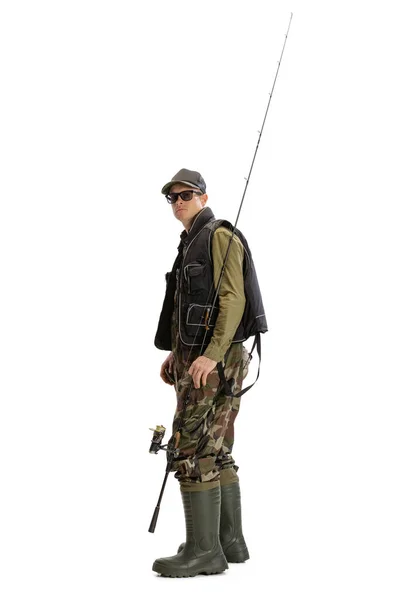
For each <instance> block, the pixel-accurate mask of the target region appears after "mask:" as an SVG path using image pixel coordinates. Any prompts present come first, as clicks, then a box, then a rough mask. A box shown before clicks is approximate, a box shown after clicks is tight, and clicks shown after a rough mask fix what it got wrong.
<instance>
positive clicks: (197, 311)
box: [186, 304, 217, 327]
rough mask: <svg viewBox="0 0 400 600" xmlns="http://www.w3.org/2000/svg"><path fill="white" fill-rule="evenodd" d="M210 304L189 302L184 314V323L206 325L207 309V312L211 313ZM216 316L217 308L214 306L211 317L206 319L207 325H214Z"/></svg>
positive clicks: (197, 325)
mask: <svg viewBox="0 0 400 600" xmlns="http://www.w3.org/2000/svg"><path fill="white" fill-rule="evenodd" d="M211 307H212V305H211V304H189V308H188V311H187V314H186V325H193V326H196V327H199V326H200V327H205V326H206V317H207V309H208V311H209V313H208V314H210V313H211ZM216 316H217V310H216V307H215V306H214V310H213V312H212V315H211V318H209V319H208V325H209V327H214V325H215V319H216Z"/></svg>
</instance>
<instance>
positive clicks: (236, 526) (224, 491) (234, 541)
mask: <svg viewBox="0 0 400 600" xmlns="http://www.w3.org/2000/svg"><path fill="white" fill-rule="evenodd" d="M219 535H220V540H221V545H222V548H223V551H224V554H225V556H226V560H227V561H228V562H230V563H241V562H244V561H245V560H247V559H248V558H250V555H249V551H248V550H247V546H246V542H245V541H244V537H243V533H242V508H241V502H240V487H239V483H238V482H235V483H230V484H229V485H223V486H221V524H220V529H219Z"/></svg>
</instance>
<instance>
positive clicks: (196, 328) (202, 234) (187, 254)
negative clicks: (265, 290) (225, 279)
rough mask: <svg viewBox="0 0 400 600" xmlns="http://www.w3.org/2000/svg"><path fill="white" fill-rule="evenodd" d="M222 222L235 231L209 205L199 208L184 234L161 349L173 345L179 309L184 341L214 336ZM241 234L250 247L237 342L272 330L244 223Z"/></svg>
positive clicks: (159, 337)
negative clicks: (214, 249)
mask: <svg viewBox="0 0 400 600" xmlns="http://www.w3.org/2000/svg"><path fill="white" fill-rule="evenodd" d="M221 226H223V227H226V228H227V229H229V230H230V231H233V226H232V225H231V223H229V222H228V221H225V220H221V219H219V220H217V219H215V217H214V215H213V212H212V211H211V209H210V208H208V207H207V208H204V209H202V210H201V211H200V212H199V213H198V214H197V216H196V218H195V220H194V222H193V224H192V226H191V228H190V231H189V233H186V231H184V232H183V233H182V234H181V243H180V245H179V247H178V256H177V258H176V259H175V262H174V265H173V267H172V270H171V271H170V272H169V273H167V274H166V283H167V286H166V293H165V298H164V303H163V307H162V310H161V314H160V319H159V323H158V328H157V333H156V336H155V340H154V343H155V345H156V347H157V348H159V349H160V350H171V348H172V344H171V319H172V315H173V311H174V309H176V311H177V327H178V330H179V338H180V340H181V342H182V343H183V344H185V345H187V346H193V347H200V346H202V344H203V342H204V346H203V347H204V348H206V347H207V345H208V343H209V341H210V340H211V337H212V334H213V329H214V326H215V323H216V320H217V317H218V298H216V300H215V287H214V268H213V260H212V253H211V242H212V237H213V234H214V232H215V230H216V229H217V228H218V227H221ZM235 235H236V236H237V237H238V238H239V240H240V241H241V243H242V244H243V247H244V261H243V280H244V292H245V297H246V304H245V309H244V313H243V316H242V319H241V321H240V323H239V326H238V328H237V330H236V333H235V335H234V338H233V340H232V342H243V341H245V340H247V339H248V338H249V337H251V336H253V335H256V336H257V337H256V340H257V339H258V341H259V334H260V333H264V332H266V331H268V327H267V321H266V318H265V311H264V307H263V302H262V298H261V292H260V288H259V284H258V280H257V275H256V270H255V267H254V263H253V259H252V257H251V252H250V248H249V246H248V244H247V241H246V239H245V237H244V235H243V234H242V233H241V232H240V231H239V230H238V229H235ZM228 261H229V257H228ZM214 300H215V304H214V308H213V309H212V306H213V303H214ZM175 303H176V307H175ZM211 309H212V312H211V314H210V311H211ZM253 348H254V346H253ZM257 350H259V347H258V344H257Z"/></svg>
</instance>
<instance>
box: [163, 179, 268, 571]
mask: <svg viewBox="0 0 400 600" xmlns="http://www.w3.org/2000/svg"><path fill="white" fill-rule="evenodd" d="M162 194H164V195H165V196H166V199H167V201H168V202H169V203H170V204H171V208H172V211H173V214H174V216H175V218H176V219H178V220H179V221H180V222H181V223H182V225H183V226H184V231H183V232H182V234H181V243H180V245H179V248H178V256H177V258H176V260H175V262H174V265H173V268H172V271H171V272H170V273H167V276H166V278H167V289H166V294H165V299H164V304H163V308H162V312H161V315H160V320H159V325H158V329H157V333H156V338H155V344H156V346H157V347H158V348H160V349H163V350H171V352H170V354H169V355H168V356H167V358H166V359H165V361H164V362H163V364H162V366H161V373H160V375H161V378H162V379H163V381H164V382H165V383H167V384H170V385H174V386H175V390H176V394H177V408H176V412H175V417H174V421H173V434H172V438H171V440H170V442H171V445H172V446H175V447H177V448H178V450H179V455H178V456H177V458H176V459H175V461H174V464H173V470H174V471H176V473H175V477H176V478H177V479H178V481H179V482H180V489H181V494H182V500H183V506H184V511H185V518H186V543H185V544H183V545H181V547H180V548H179V550H178V554H176V555H175V556H171V557H168V558H160V559H157V560H156V561H155V562H154V565H153V570H154V571H156V572H157V573H160V574H162V575H167V576H171V577H187V576H193V575H197V574H199V573H208V574H210V573H221V572H222V571H224V570H225V569H226V568H228V564H227V561H228V562H244V561H245V560H247V559H248V558H249V553H248V550H247V547H246V543H245V540H244V537H243V534H242V528H241V504H240V488H239V478H238V476H237V473H236V471H237V467H236V465H235V461H234V460H233V458H232V454H231V452H232V446H233V442H234V422H235V419H236V416H237V414H238V411H239V405H240V397H238V396H237V394H238V393H239V392H240V390H241V387H242V382H243V379H244V377H245V376H246V374H247V365H248V361H249V355H248V352H247V350H246V349H245V348H244V346H243V344H242V342H243V341H244V340H245V339H247V337H248V331H249V329H254V330H255V329H257V331H266V321H265V316H264V314H263V313H264V310H263V307H262V301H261V296H260V293H259V288H258V283H257V278H256V274H255V270H254V265H253V263H252V259H251V254H250V251H249V249H248V246H247V242H246V240H245V238H244V237H243V236H242V234H240V232H238V231H237V232H236V233H235V234H234V236H233V237H232V231H231V230H230V228H231V226H230V224H229V223H227V222H219V221H216V220H215V218H214V215H213V213H212V211H211V209H210V208H208V207H207V206H206V203H207V200H208V196H207V194H206V184H205V181H204V179H203V177H202V176H201V175H200V173H198V172H197V171H190V170H188V169H181V170H180V171H179V172H178V173H177V174H176V175H175V176H174V177H173V178H172V179H171V181H169V182H168V183H167V184H165V185H164V187H163V188H162ZM222 223H223V224H224V225H222ZM229 246H230V248H229V254H228V258H227V260H226V263H225V266H224V269H223V265H224V262H225V258H226V256H227V251H228V247H229ZM221 272H222V277H221ZM249 297H251V299H252V302H251V306H250V303H249V301H248V299H249ZM251 309H252V310H251ZM255 315H256V316H255ZM257 319H258V321H257ZM249 323H250V325H251V327H249ZM251 335H254V333H251Z"/></svg>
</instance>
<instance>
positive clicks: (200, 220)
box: [181, 206, 215, 246]
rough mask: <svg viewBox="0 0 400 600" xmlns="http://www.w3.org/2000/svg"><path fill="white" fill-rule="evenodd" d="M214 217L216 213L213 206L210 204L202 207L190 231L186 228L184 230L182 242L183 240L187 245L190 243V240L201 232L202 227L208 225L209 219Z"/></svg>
mask: <svg viewBox="0 0 400 600" xmlns="http://www.w3.org/2000/svg"><path fill="white" fill-rule="evenodd" d="M214 219H215V217H214V213H213V211H212V210H211V208H209V207H208V206H206V207H205V208H202V209H201V210H200V211H199V212H198V213H197V215H196V216H195V218H194V220H193V223H192V225H191V227H190V229H189V232H187V231H186V230H184V231H182V233H181V242H183V244H184V245H185V246H186V245H187V244H190V242H191V241H192V240H193V239H194V238H195V237H196V235H197V234H198V233H199V231H200V229H202V228H203V227H204V225H206V224H207V223H208V222H209V221H211V220H214Z"/></svg>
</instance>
